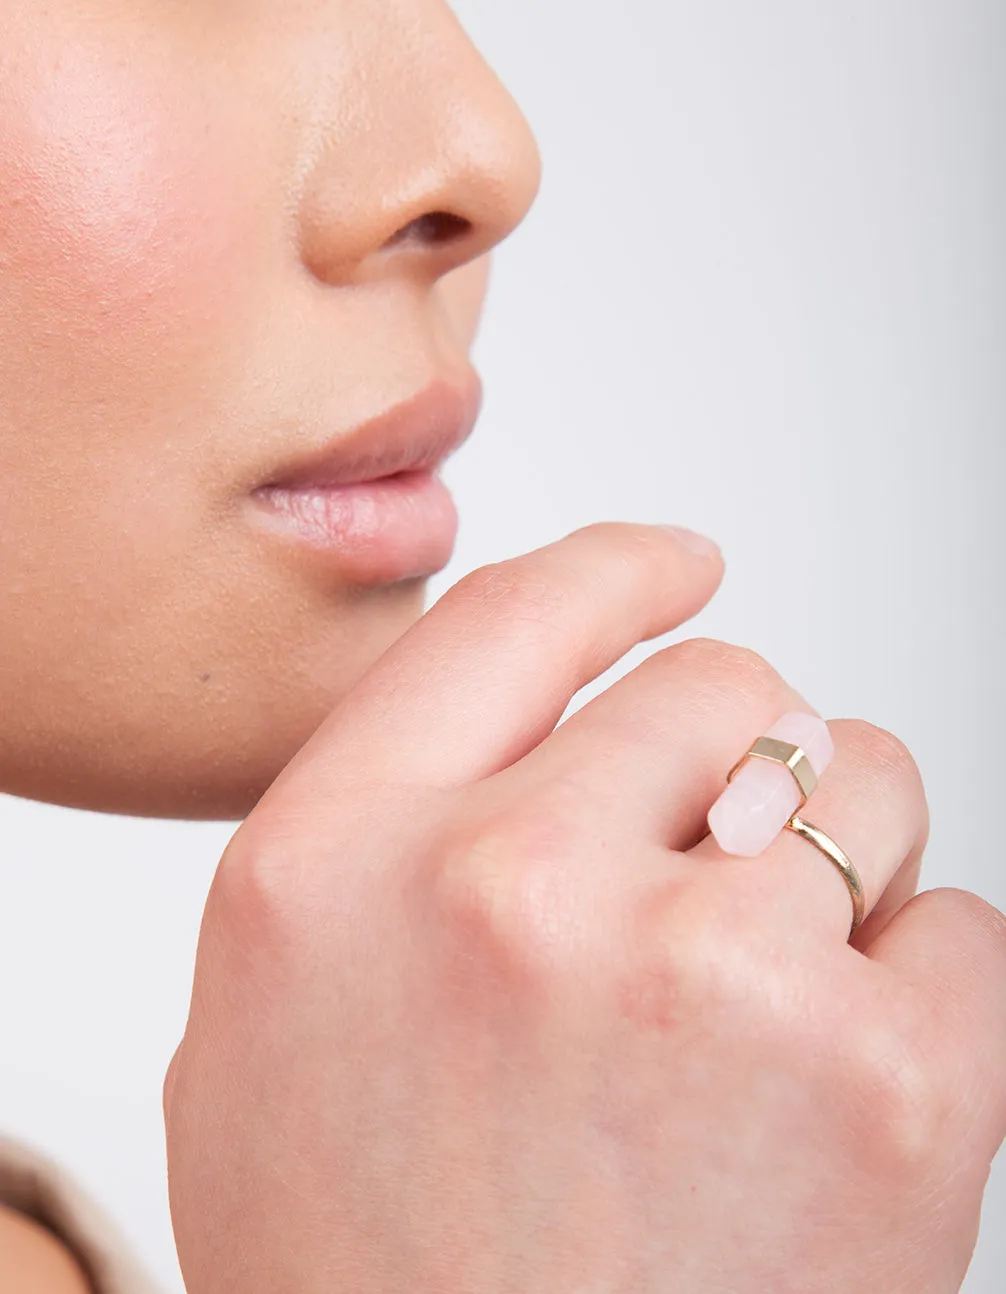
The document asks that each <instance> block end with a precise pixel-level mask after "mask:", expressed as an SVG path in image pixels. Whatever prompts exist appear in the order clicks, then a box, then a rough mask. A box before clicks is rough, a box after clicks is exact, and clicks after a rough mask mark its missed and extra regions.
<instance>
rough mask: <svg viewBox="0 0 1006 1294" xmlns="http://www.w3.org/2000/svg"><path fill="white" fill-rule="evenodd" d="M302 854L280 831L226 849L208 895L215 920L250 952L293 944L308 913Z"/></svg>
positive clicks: (238, 840)
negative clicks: (303, 913)
mask: <svg viewBox="0 0 1006 1294" xmlns="http://www.w3.org/2000/svg"><path fill="white" fill-rule="evenodd" d="M298 860H299V851H298V850H297V848H296V845H295V842H293V841H292V840H291V839H289V837H288V834H287V833H285V832H282V831H281V830H270V831H268V832H263V830H262V829H261V827H260V826H259V825H258V824H256V831H255V832H254V833H252V834H247V835H246V834H243V832H242V830H240V829H239V830H238V831H237V832H236V833H235V834H234V835H233V836H232V837H231V839H230V841H229V842H228V844H227V847H226V848H225V850H224V852H223V855H222V857H221V859H220V862H219V863H218V865H217V870H216V874H215V876H214V878H213V885H212V888H211V892H210V902H211V904H212V912H213V917H214V920H215V921H216V922H218V923H219V922H223V923H224V925H225V926H226V928H227V931H228V934H229V936H230V938H231V940H232V941H234V940H236V941H238V942H239V943H240V944H241V945H242V946H244V947H246V948H248V949H260V950H263V951H264V950H267V949H274V950H275V949H279V948H281V947H284V946H286V945H287V944H289V943H290V942H291V940H292V939H293V938H294V933H293V932H294V930H295V927H296V925H297V921H298V919H299V915H300V912H301V910H302V908H303V907H304V903H305V894H304V885H303V880H302V877H301V876H300V875H299V872H300V867H299V861H298Z"/></svg>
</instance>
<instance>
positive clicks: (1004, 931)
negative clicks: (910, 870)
mask: <svg viewBox="0 0 1006 1294" xmlns="http://www.w3.org/2000/svg"><path fill="white" fill-rule="evenodd" d="M912 903H913V905H914V906H915V907H916V908H919V907H929V906H935V907H937V909H938V910H939V912H940V914H941V915H946V916H947V917H949V918H951V919H953V920H954V922H955V924H957V925H959V926H963V927H965V928H967V929H970V930H973V931H974V933H975V935H976V936H979V935H984V936H985V937H986V938H987V939H988V940H989V942H990V943H991V944H992V945H993V946H995V945H998V946H999V947H1000V948H1001V949H1002V951H1003V953H1004V955H1006V913H1003V912H1001V911H1000V910H999V908H997V907H995V906H994V905H993V904H992V903H989V902H987V901H986V900H985V899H983V898H982V897H981V895H979V894H975V893H973V892H972V891H971V890H964V889H960V888H958V887H957V886H954V885H941V886H938V887H937V888H935V889H932V890H923V891H922V892H921V893H920V894H917V895H916V896H915V897H914V898H913V900H912Z"/></svg>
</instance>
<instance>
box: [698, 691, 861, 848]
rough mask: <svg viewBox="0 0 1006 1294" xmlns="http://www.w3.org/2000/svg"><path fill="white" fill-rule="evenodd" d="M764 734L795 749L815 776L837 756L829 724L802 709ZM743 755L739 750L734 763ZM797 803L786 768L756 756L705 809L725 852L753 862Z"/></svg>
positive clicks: (797, 794) (796, 790)
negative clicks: (807, 762) (797, 749)
mask: <svg viewBox="0 0 1006 1294" xmlns="http://www.w3.org/2000/svg"><path fill="white" fill-rule="evenodd" d="M764 735H765V736H766V737H778V738H779V739H780V740H781V741H788V742H792V744H793V745H794V746H799V747H800V749H801V750H802V751H803V753H804V754H805V755H806V756H807V758H808V760H809V761H810V766H811V768H813V770H814V772H815V773H816V774H817V775H818V777H820V776H821V774H822V773H823V772H824V770H825V769H826V768H827V767H828V765H829V764H830V763H831V760H832V757H833V756H834V754H835V744H834V742H833V741H832V739H831V733H830V732H829V731H828V725H827V724H826V723H825V721H824V720H823V719H821V718H819V717H818V716H817V715H816V714H809V713H807V712H806V711H803V710H793V711H791V712H790V713H789V714H784V715H783V716H782V718H781V719H779V720H777V721H776V722H775V723H774V724H773V725H772V727H771V728H769V729H768V730H767V731H766V732H765V734H764ZM742 753H743V752H742V751H738V754H737V758H738V759H739V758H740V757H741V754H742ZM799 803H800V788H799V786H798V785H797V782H796V778H795V777H794V776H793V774H792V773H791V772H790V771H789V769H788V768H786V767H784V766H783V765H782V764H777V763H775V762H774V761H772V760H768V759H761V758H757V757H755V758H752V759H749V760H748V761H747V763H746V764H745V765H744V767H743V768H741V769H739V770H738V772H737V774H736V776H735V777H734V779H733V781H732V782H730V783H729V784H728V785H727V787H726V789H725V790H724V791H723V793H722V794H721V795H720V797H719V799H718V800H717V801H716V803H715V804H714V805H713V807H712V808H711V809H710V810H709V817H708V822H709V830H710V831H711V832H712V833H713V835H714V836H715V838H716V843H717V844H718V845H719V847H720V848H721V849H722V850H723V852H724V853H726V854H739V855H740V856H741V857H743V858H754V857H755V856H756V855H757V854H760V853H761V852H762V850H764V849H767V848H768V846H769V845H770V844H771V843H772V841H773V840H775V838H776V836H777V835H778V834H779V832H780V831H782V829H783V827H784V826H785V825H786V823H787V822H788V821H789V820H790V818H791V817H792V816H793V814H794V813H795V812H796V811H797V806H798V805H799Z"/></svg>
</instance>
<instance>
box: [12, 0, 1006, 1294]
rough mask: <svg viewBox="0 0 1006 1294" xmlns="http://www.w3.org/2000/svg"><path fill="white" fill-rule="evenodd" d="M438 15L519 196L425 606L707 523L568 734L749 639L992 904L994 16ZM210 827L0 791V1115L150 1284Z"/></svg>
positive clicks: (977, 1275)
mask: <svg viewBox="0 0 1006 1294" xmlns="http://www.w3.org/2000/svg"><path fill="white" fill-rule="evenodd" d="M457 8H458V11H459V13H460V15H461V17H462V19H463V21H464V22H465V23H466V25H467V26H468V27H469V30H470V31H471V32H472V35H473V37H474V38H475V39H476V41H477V43H478V44H479V45H480V46H481V48H482V49H483V51H484V53H485V54H486V56H487V58H488V59H489V61H490V63H492V64H493V65H494V66H495V67H496V69H497V70H498V71H499V73H500V75H501V76H502V78H503V80H504V81H505V82H506V83H507V84H508V85H509V86H510V88H511V89H512V91H513V92H514V94H515V96H516V98H517V99H518V101H519V102H520V103H521V105H522V106H523V108H524V110H525V112H526V113H527V115H528V117H529V119H530V121H531V124H532V126H533V127H534V129H535V131H536V133H537V135H538V138H539V141H540V143H541V147H542V152H543V155H544V162H545V178H544V183H543V187H542V191H541V195H540V198H539V200H538V203H537V205H536V207H535V208H534V210H533V212H532V214H531V216H530V217H529V219H528V221H527V222H526V224H525V225H524V226H523V227H522V229H521V230H520V231H518V233H517V234H515V235H514V236H513V238H512V239H511V240H510V241H509V242H508V243H507V244H506V245H505V246H504V248H503V249H502V250H501V251H500V253H499V254H498V256H497V263H496V270H495V275H494V283H493V289H492V293H491V298H490V305H489V310H488V314H487V317H486V322H485V325H484V328H483V332H482V334H481V337H480V340H479V343H478V348H477V353H476V359H477V361H478V364H479V366H480V368H481V370H482V372H483V376H484V379H485V383H486V405H485V412H484V416H483V420H482V422H481V424H480V429H479V431H478V432H477V433H476V435H475V436H474V437H473V439H472V440H471V441H470V442H469V443H468V444H467V445H466V446H465V447H464V449H463V450H462V451H461V452H460V453H459V454H458V455H457V457H456V458H455V459H454V460H452V462H451V464H450V465H449V466H448V469H447V473H446V477H447V480H448V482H449V483H450V484H451V485H452V486H453V487H454V490H455V495H456V497H457V499H458V502H459V506H460V508H461V511H462V530H461V535H460V538H459V542H458V547H457V550H456V554H455V558H454V560H453V562H452V563H451V565H450V567H449V568H448V569H447V570H446V571H444V572H443V573H442V574H441V575H439V576H437V577H436V579H435V580H434V581H432V583H431V590H430V600H431V601H432V600H433V599H434V598H435V597H437V596H439V595H440V593H441V592H443V590H444V589H445V588H446V587H447V586H448V584H450V583H453V582H454V580H456V579H457V578H458V577H459V576H460V575H461V574H463V573H464V572H465V571H466V570H468V569H470V568H471V567H473V566H476V565H479V564H481V563H482V562H484V561H488V560H492V559H495V558H499V557H503V556H507V555H510V554H514V553H517V552H521V551H525V550H527V549H530V548H533V547H536V546H537V545H539V544H542V543H545V542H548V541H549V540H551V539H554V538H556V537H558V536H559V535H561V534H564V533H567V532H568V531H570V530H572V529H573V528H575V527H576V526H578V525H581V524H584V523H586V522H589V521H592V520H597V519H605V518H616V519H627V520H640V521H668V522H680V523H683V524H688V525H692V526H694V527H696V528H698V529H700V530H706V531H708V532H709V533H710V534H712V535H714V536H715V537H716V538H717V540H718V541H719V542H720V543H721V544H722V546H723V550H724V553H725V556H726V559H727V564H728V572H727V576H726V580H725V583H724V585H723V587H722V589H721V591H720V593H719V594H718V595H717V597H716V598H715V600H714V601H713V603H712V605H711V606H710V607H709V609H708V610H707V611H705V612H704V613H703V614H702V615H701V616H700V617H698V618H697V619H696V620H695V621H693V622H691V623H690V624H689V625H687V626H685V628H684V630H682V631H681V632H680V634H678V635H672V636H669V637H668V638H667V639H661V640H659V641H657V642H654V643H651V644H646V645H645V647H643V648H640V649H638V650H637V651H636V652H634V653H632V654H630V655H629V656H628V657H626V658H625V659H624V660H623V661H622V662H621V663H620V664H619V666H618V667H617V668H616V669H615V670H614V671H612V672H611V673H610V674H609V675H607V676H605V678H604V679H602V680H601V681H600V682H599V683H598V684H597V685H595V686H593V687H591V688H589V689H586V690H585V691H584V692H582V693H580V694H579V696H578V697H577V699H576V701H575V702H574V707H573V708H575V707H576V706H578V705H579V704H581V703H582V702H583V701H584V700H586V699H587V698H588V697H589V696H590V695H593V694H594V693H595V692H596V691H598V690H599V689H600V688H601V687H602V686H606V685H607V684H609V683H610V682H611V681H613V679H614V678H615V677H616V676H617V675H619V674H621V673H623V672H624V671H625V670H626V669H628V668H630V667H631V666H632V665H634V664H636V663H637V662H638V661H639V660H640V659H642V657H643V656H644V655H648V654H649V653H650V652H651V651H653V650H654V649H656V648H657V647H659V646H663V645H665V643H666V642H669V641H673V640H674V638H675V637H691V636H694V635H695V634H702V635H711V636H714V637H718V638H724V639H727V640H729V641H732V642H738V643H745V644H748V645H750V646H753V647H754V648H756V649H757V650H758V651H760V652H762V653H763V654H764V655H766V656H767V657H768V658H769V659H770V660H771V661H772V662H773V663H774V664H775V665H776V666H777V667H778V668H779V669H780V670H781V671H782V672H783V673H784V674H785V675H786V676H787V677H788V678H789V679H790V680H791V681H792V683H793V684H794V685H795V686H796V687H797V688H798V689H799V690H800V691H801V692H802V693H803V694H804V695H805V696H806V697H807V698H808V700H810V701H811V702H812V704H814V705H815V706H816V707H817V708H818V709H819V710H820V711H821V712H822V713H823V714H824V715H826V716H827V717H838V716H858V717H862V718H867V719H869V720H871V721H873V722H875V723H878V724H881V725H882V726H884V727H887V728H890V729H892V730H893V731H895V732H896V733H898V734H899V735H900V736H901V737H902V738H903V739H904V740H905V741H906V742H907V743H908V744H909V746H910V747H911V748H912V750H913V752H914V753H915V756H916V758H917V760H918V762H919V765H920V767H921V769H922V773H923V777H924V779H925V781H926V785H927V788H928V791H929V796H930V802H931V807H932V835H931V844H930V848H929V851H928V855H927V859H926V863H925V867H924V872H923V885H924V887H926V888H929V887H932V886H938V885H957V886H963V887H965V888H968V889H972V890H975V891H977V892H978V893H979V894H982V895H984V896H985V897H986V898H987V899H989V900H990V901H992V902H993V903H996V904H997V905H998V906H999V907H1003V908H1006V875H1004V861H1003V852H1002V834H1001V830H1000V826H1001V822H1000V815H1001V811H1002V805H1003V794H1002V777H1003V769H1002V753H1001V741H1002V731H1003V720H1004V717H1006V706H1004V688H1003V672H1002V662H1003V660H1004V659H1006V632H1004V613H1003V591H1004V579H1003V576H1004V571H1003V565H1004V553H1006V543H1004V539H1006V535H1004V510H1003V505H1002V497H1003V488H1004V484H1006V471H1004V467H1006V464H1004V439H1006V438H1004V422H1006V365H1004V363H1003V359H1004V355H1006V275H1004V270H1006V256H1004V250H1003V247H1004V242H1003V230H1004V229H1006V190H1004V183H1003V180H1004V169H1006V91H1004V85H1006V77H1004V75H1003V73H1004V60H1006V6H1004V5H1003V4H1002V0H814V2H812V3H811V2H808V0H788V2H787V0H760V2H759V3H758V4H754V3H745V2H744V0H619V3H618V4H617V5H616V4H613V3H611V0H607V2H606V3H603V4H602V3H600V0H575V3H574V0H506V3H505V4H504V3H498V2H497V0H463V2H462V3H460V4H459V5H458V6H457ZM983 810H985V811H986V812H987V814H988V817H987V818H986V819H984V820H983V816H982V812H983ZM233 830H234V824H230V823H228V824H186V823H163V822H148V821H142V820H130V819H112V818H104V817H100V816H97V815H92V814H86V813H76V812H71V811H67V810H61V809H55V808H51V807H46V806H38V805H33V804H27V803H23V802H18V801H14V800H10V799H7V800H0V833H2V837H0V838H2V840H3V850H2V864H0V865H2V876H3V903H2V907H0V974H2V975H3V982H4V992H3V995H2V1004H0V1012H2V1016H0V1020H2V1038H3V1044H4V1049H5V1056H4V1059H3V1062H2V1065H0V1126H2V1127H3V1128H4V1129H6V1130H8V1131H10V1132H11V1133H13V1134H15V1135H18V1136H22V1137H24V1138H27V1139H29V1140H31V1141H33V1142H34V1143H35V1144H37V1145H39V1146H42V1147H44V1148H45V1149H47V1150H49V1151H50V1152H52V1153H53V1154H55V1155H56V1156H57V1157H58V1158H59V1159H60V1160H61V1161H62V1162H63V1163H64V1164H66V1165H67V1166H68V1167H69V1168H70V1169H71V1170H72V1171H73V1172H75V1173H76V1174H77V1175H78V1176H79V1177H80V1178H81V1180H82V1181H83V1182H84V1183H85V1184H86V1185H87V1186H88V1187H89V1188H90V1189H91V1190H93V1191H94V1192H95V1193H96V1194H97V1196H98V1197H99V1198H100V1199H101V1200H102V1201H104V1202H105V1203H106V1204H107V1205H108V1207H109V1208H110V1209H111V1210H112V1211H113V1213H114V1214H115V1216H116V1217H117V1218H118V1219H119V1220H120V1222H121V1223H122V1225H123V1227H124V1229H125V1230H126V1232H127V1234H128V1235H129V1237H130V1238H131V1239H132V1240H133V1241H134V1243H135V1245H136V1246H137V1248H138V1249H139V1250H140V1251H141V1252H142V1253H143V1254H144V1255H145V1256H146V1259H147V1261H148V1263H149V1264H150V1266H151V1268H152V1269H154V1270H155V1271H156V1272H157V1273H158V1274H159V1275H160V1277H161V1278H162V1279H163V1281H164V1282H165V1284H166V1286H167V1287H168V1288H169V1289H172V1290H178V1289H180V1281H179V1278H178V1275H177V1269H176V1267H175V1264H174V1259H173V1252H172V1247H171V1240H170V1231H169V1225H168V1216H167V1205H166V1192H165V1187H164V1180H163V1174H164V1164H163V1150H162V1144H161V1120H160V1084H161V1078H162V1075H163V1071H164V1067H165V1065H166V1063H167V1060H168V1057H169V1055H170V1053H171V1051H172V1049H173V1047H174V1044H175V1041H176V1039H177V1037H178V1036H179V1034H180V1032H181V1029H182V1024H183V1021H184V1015H185V1008H186V1003H187V994H188V987H189V976H190V971H191V962H192V955H193V950H194V945H195V938H196V931H197V925H198V920H199V914H200V907H201V903H202V900H203V897H204V893H205V891H206V887H207V885H208V882H209V879H210V875H211V872H212V869H213V866H214V863H215V860H216V859H217V857H218V856H219V853H220V851H221V849H222V848H223V845H224V843H225V841H226V840H227V838H228V837H229V836H230V834H231V832H232V831H233ZM811 863H812V860H811V859H810V858H808V865H811ZM1004 1271H1006V1171H1004V1163H1003V1157H1002V1156H1000V1159H999V1160H998V1161H997V1165H996V1169H995V1171H994V1172H993V1177H992V1180H991V1183H990V1187H989V1191H988V1194H987V1196H986V1208H985V1216H984V1224H983V1229H982V1235H981V1239H980V1241H979V1246H978V1250H977V1253H976V1257H975V1260H974V1263H973V1264H972V1269H971V1273H970V1275H969V1278H968V1282H967V1284H966V1285H965V1289H966V1290H967V1291H968V1294H1002V1289H1003V1286H1002V1273H1003V1272H1004Z"/></svg>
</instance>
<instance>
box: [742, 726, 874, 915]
mask: <svg viewBox="0 0 1006 1294" xmlns="http://www.w3.org/2000/svg"><path fill="white" fill-rule="evenodd" d="M749 759H768V760H771V761H772V762H773V763H775V764H782V765H783V767H784V768H788V769H789V771H790V773H792V775H793V780H794V781H795V782H796V784H797V786H798V787H799V789H800V803H799V805H798V806H797V810H796V812H795V813H794V814H793V816H792V817H791V818H790V819H789V821H788V822H787V823H785V826H786V827H787V828H788V829H789V830H790V831H795V832H796V834H797V835H798V836H802V837H803V838H804V840H809V841H810V843H811V844H812V845H814V846H815V848H816V849H818V850H820V852H821V853H822V854H824V856H825V858H827V859H828V861H829V862H830V863H833V864H834V866H835V867H836V868H837V870H838V872H839V873H840V874H841V877H842V879H843V880H844V881H845V884H846V886H847V887H848V890H849V897H850V898H851V899H852V926H851V928H850V930H849V936H850V938H851V936H852V934H853V933H854V931H855V930H856V928H857V926H860V925H862V922H863V916H864V913H865V908H866V899H865V895H864V893H863V882H862V880H861V879H860V875H859V872H857V871H856V868H855V867H854V866H853V863H852V860H851V859H850V858H849V855H848V854H847V853H846V852H845V850H844V849H842V848H840V846H839V845H838V844H837V843H836V842H835V841H834V840H832V838H831V836H829V835H828V833H827V832H826V831H822V830H821V828H820V827H815V826H814V824H813V823H812V822H808V821H807V820H806V819H805V818H801V817H799V812H800V810H801V809H802V808H803V806H804V805H805V804H806V803H807V800H808V798H809V797H810V795H811V794H812V793H813V791H814V789H815V787H816V786H817V774H816V773H815V772H814V769H813V767H812V766H811V762H810V760H809V759H808V758H807V756H806V753H805V752H804V751H803V750H802V749H801V748H800V747H799V746H794V745H793V743H792V742H789V741H780V740H779V738H778V737H759V738H758V740H757V741H756V742H754V744H753V745H752V746H751V747H750V749H749V750H747V751H745V753H744V754H743V755H742V756H741V757H740V759H739V760H738V761H737V763H736V764H734V766H733V768H732V769H731V770H730V772H729V773H728V774H727V781H728V782H732V781H733V779H734V777H735V775H736V774H737V773H738V772H739V771H740V770H741V768H742V767H743V766H744V764H746V763H747V761H748V760H749Z"/></svg>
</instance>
